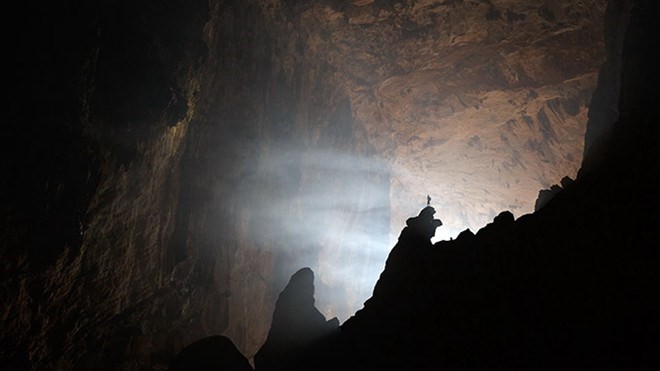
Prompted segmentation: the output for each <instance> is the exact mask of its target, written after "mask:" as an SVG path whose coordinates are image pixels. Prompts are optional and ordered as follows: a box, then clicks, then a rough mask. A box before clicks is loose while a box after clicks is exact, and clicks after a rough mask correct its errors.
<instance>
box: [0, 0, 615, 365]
mask: <svg viewBox="0 0 660 371" xmlns="http://www.w3.org/2000/svg"><path fill="white" fill-rule="evenodd" d="M604 5H605V4H604V1H595V0H593V1H582V2H580V4H579V5H576V4H572V3H569V2H559V3H557V2H546V3H543V4H539V3H538V2H533V1H491V2H472V1H406V2H400V3H398V2H394V1H355V2H353V3H342V2H335V1H321V2H318V1H316V2H311V1H310V2H290V1H277V0H271V1H267V0H263V1H259V0H254V1H244V2H226V1H224V2H223V1H209V2H208V3H207V2H205V1H194V2H190V1H168V2H164V3H163V4H161V6H158V7H151V6H149V5H140V6H135V5H134V4H133V3H132V2H125V3H122V2H120V3H118V4H115V5H113V6H112V7H109V6H108V7H106V5H103V4H97V5H89V6H88V7H86V8H80V9H78V8H76V9H59V8H58V9H46V10H45V11H44V10H43V9H42V10H41V11H40V13H38V14H41V16H40V17H36V18H35V19H36V21H34V25H33V26H34V27H32V28H31V29H32V30H34V31H33V32H34V33H35V35H30V36H34V39H40V38H41V37H42V36H43V35H45V34H49V32H51V31H52V30H58V32H59V33H55V34H53V35H52V39H53V41H52V42H53V45H49V47H48V48H46V47H44V48H45V49H44V50H43V51H41V50H36V51H35V50H34V49H35V48H34V47H32V45H34V40H33V39H32V38H26V39H25V40H23V39H21V41H20V42H19V43H22V48H21V50H25V51H26V52H25V54H24V55H22V56H23V57H24V59H23V60H20V61H19V63H18V64H20V65H21V69H19V71H22V73H21V74H19V76H32V77H31V80H28V82H29V83H27V84H26V83H25V81H22V80H20V79H18V80H19V81H17V84H21V88H20V89H18V90H17V91H18V92H20V94H19V93H17V94H15V97H19V98H14V99H20V98H21V97H31V98H33V100H32V101H30V100H26V101H28V103H26V104H25V107H23V106H20V107H22V108H23V109H22V110H21V109H19V110H17V111H16V114H15V115H11V117H12V120H10V121H12V122H16V129H15V130H14V129H13V128H12V130H14V131H15V132H16V133H18V134H17V135H18V136H17V138H18V139H19V140H17V141H16V142H17V143H21V145H22V143H28V144H26V145H28V147H27V148H28V149H29V151H27V152H29V153H30V154H29V155H26V154H25V152H26V151H25V148H23V147H21V145H18V144H17V145H16V146H15V147H11V148H12V149H13V150H14V152H12V156H13V157H12V158H18V159H25V161H23V162H20V163H18V166H17V167H18V168H21V169H22V170H20V171H17V170H15V169H14V168H12V167H11V166H9V168H10V169H9V170H8V173H9V174H15V176H14V177H9V178H11V179H14V181H15V183H16V184H15V186H16V188H17V189H18V190H17V192H18V195H17V196H16V197H13V201H11V203H10V204H9V206H8V207H7V210H8V211H7V213H6V214H7V215H8V217H7V219H6V220H7V221H8V224H10V228H7V229H6V232H5V233H6V236H5V237H6V238H4V239H3V240H4V241H11V242H9V248H8V249H7V250H3V254H4V255H3V261H5V262H6V263H5V264H4V265H3V268H2V279H3V287H5V288H8V289H7V290H5V292H6V294H4V295H6V297H3V299H5V300H3V302H5V303H8V304H7V305H6V307H5V308H6V309H5V310H4V311H3V321H6V322H7V326H6V328H7V329H8V330H7V331H6V333H5V334H3V335H2V344H3V349H9V350H8V351H6V352H7V354H9V355H8V356H7V357H10V359H11V361H12V362H14V363H15V364H17V365H26V364H31V365H33V366H35V367H40V368H69V367H71V366H79V367H82V368H85V367H87V366H89V365H96V364H98V363H99V362H106V361H108V362H109V361H112V362H117V363H120V364H122V365H125V366H126V367H127V368H130V367H142V366H145V365H149V366H154V367H156V368H157V367H161V366H162V365H164V364H166V363H167V361H168V360H169V359H171V357H173V356H174V354H176V352H178V351H179V350H181V349H182V348H183V347H184V346H185V345H186V344H189V343H191V342H192V341H194V340H196V339H199V338H203V337H206V336H209V335H217V334H224V335H226V336H228V337H229V338H231V339H232V340H233V342H234V343H235V344H236V346H237V347H238V348H239V350H241V351H242V352H243V353H244V354H245V355H246V356H247V357H248V358H251V357H252V356H253V355H254V354H255V352H256V351H257V349H259V347H260V346H261V345H262V343H263V341H264V340H265V338H266V334H267V331H268V328H269V326H270V321H271V314H272V312H273V308H274V305H275V301H276V298H277V294H278V293H279V292H280V291H281V290H282V288H283V287H284V285H285V283H286V280H287V279H288V277H289V276H290V275H291V274H292V273H293V272H295V271H297V270H298V269H299V268H300V267H302V266H309V267H311V268H312V269H313V270H314V272H315V273H316V281H315V285H316V288H317V302H316V303H317V306H318V307H319V309H320V310H321V311H322V312H323V314H324V315H325V316H326V317H328V318H330V317H333V316H337V317H338V318H339V319H340V320H345V319H346V318H347V317H348V316H349V315H350V314H351V313H353V312H354V311H355V310H356V309H358V308H359V307H360V306H361V305H362V302H363V301H364V300H365V299H366V298H367V297H369V295H370V293H371V290H372V288H373V285H374V283H375V282H376V279H377V277H378V274H379V272H381V270H382V268H383V266H384V263H385V258H386V256H387V253H388V251H389V249H390V247H391V246H392V243H393V241H392V239H391V238H389V239H388V237H389V234H390V233H389V232H390V231H392V232H393V233H394V232H395V231H399V230H400V229H401V226H403V225H404V223H405V218H407V217H408V216H409V215H411V214H412V213H416V212H417V210H418V209H419V206H421V205H423V204H424V202H425V200H426V195H427V194H430V195H431V196H432V198H433V201H432V205H433V206H434V207H435V208H436V210H437V211H438V214H437V216H438V217H439V218H440V219H442V221H443V223H444V225H443V227H441V228H440V229H439V230H438V232H439V234H440V236H445V237H446V236H449V235H455V234H456V233H457V232H459V231H460V230H462V229H464V228H467V227H470V228H473V229H476V228H479V227H480V226H481V225H484V224H485V223H486V222H487V221H489V220H490V219H492V217H493V216H495V215H496V214H497V213H498V212H499V211H501V210H504V209H508V210H511V211H512V212H513V213H514V214H515V215H516V216H518V215H520V214H522V213H525V212H529V211H531V209H532V206H533V203H534V200H535V198H536V195H537V192H538V190H539V189H540V188H546V187H548V186H549V185H550V184H552V183H556V182H558V181H559V179H561V178H562V177H563V176H565V175H574V173H575V171H576V169H577V167H578V165H579V163H580V159H581V153H582V142H583V134H584V130H585V127H584V125H585V122H586V105H587V104H588V102H589V99H590V93H591V91H592V90H593V89H594V86H595V79H596V72H597V69H598V66H599V65H600V63H601V62H602V60H603V52H602V50H603V47H602V40H601V39H602V26H601V24H602V19H603V11H604ZM62 12H63V13H62ZM32 13H33V12H32V9H31V10H30V14H32ZM60 13H61V17H55V16H51V14H58V15H59V14H60ZM128 15H131V16H128ZM60 20H62V21H60ZM66 20H71V22H66ZM51 26H52V27H51ZM62 28H63V29H64V31H63V30H62ZM49 40H50V39H49ZM61 42H65V43H66V44H65V45H60V44H57V43H61ZM76 43H78V44H76ZM26 45H27V46H26ZM74 51H75V52H74ZM34 52H38V54H37V55H33V54H31V53H34ZM31 58H32V59H31ZM49 58H50V59H49ZM53 59H54V60H53ZM25 61H30V63H28V64H27V66H28V67H26V66H24V65H23V63H24V62H25ZM44 61H45V62H44ZM53 62H55V63H53ZM23 72H24V73H23ZM53 76H56V77H53ZM44 81H45V82H44ZM40 84H45V85H47V88H46V89H37V88H34V87H35V86H36V87H41V86H42V85H40ZM35 102H36V103H35ZM35 105H36V106H38V107H40V108H42V109H39V110H37V109H35ZM41 126H43V127H44V129H43V130H42V131H39V130H37V131H36V132H37V134H35V132H34V131H33V130H32V129H31V128H35V127H36V128H40V127H41ZM62 153H64V154H62ZM25 156H27V157H25ZM35 164H38V165H37V166H35ZM28 183H29V184H31V187H29V188H28V187H25V184H28ZM420 204H421V205H420ZM35 215H39V217H35ZM23 220H33V221H34V222H31V223H23V222H22V221H23ZM443 231H447V232H446V234H445V235H442V234H441V233H444V232H443ZM5 345H7V346H5ZM4 357H5V356H4V355H3V358H4Z"/></svg>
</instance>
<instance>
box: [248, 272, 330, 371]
mask: <svg viewBox="0 0 660 371" xmlns="http://www.w3.org/2000/svg"><path fill="white" fill-rule="evenodd" d="M338 329H339V321H338V320H337V319H336V318H333V319H331V320H329V321H326V319H325V316H323V314H322V313H321V312H319V310H318V309H316V307H315V306H314V272H313V271H312V270H311V269H310V268H302V269H300V270H298V271H297V272H296V273H294V274H293V276H291V279H290V280H289V283H288V284H287V285H286V287H285V288H284V290H283V291H282V292H281V293H280V296H279V298H278V299H277V303H276V304H275V310H274V312H273V322H272V324H271V328H270V331H269V332H268V338H267V339H266V342H265V343H264V345H263V346H262V347H261V349H259V351H258V352H257V354H256V355H255V357H254V360H255V366H256V368H257V369H258V370H260V371H262V370H285V369H294V368H295V367H294V364H295V363H296V362H298V360H296V356H297V355H298V354H300V353H301V352H303V351H304V350H305V349H308V348H309V347H310V346H312V345H313V344H314V343H315V342H316V341H318V340H320V339H321V338H323V337H324V336H327V335H330V334H332V333H333V332H334V331H338Z"/></svg>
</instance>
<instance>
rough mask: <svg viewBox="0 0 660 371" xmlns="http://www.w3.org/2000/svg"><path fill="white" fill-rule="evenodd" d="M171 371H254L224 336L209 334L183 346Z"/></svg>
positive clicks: (171, 364)
mask: <svg viewBox="0 0 660 371" xmlns="http://www.w3.org/2000/svg"><path fill="white" fill-rule="evenodd" d="M168 370H169V371H223V370H224V371H252V366H250V363H249V362H248V360H247V358H245V356H243V354H241V352H239V351H238V349H236V347H235V346H234V343H232V341H231V340H229V339H228V338H227V337H224V336H209V337H207V338H203V339H200V340H198V341H196V342H194V343H192V344H190V345H188V346H187V347H185V348H183V350H182V351H181V352H179V354H177V356H176V357H175V358H174V359H173V360H172V362H171V363H170V367H169V369H168Z"/></svg>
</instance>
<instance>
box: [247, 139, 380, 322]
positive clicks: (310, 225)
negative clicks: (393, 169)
mask: <svg viewBox="0 0 660 371" xmlns="http://www.w3.org/2000/svg"><path fill="white" fill-rule="evenodd" d="M287 147H288V146H281V147H280V148H277V149H274V150H271V151H270V152H269V153H268V154H267V155H265V156H263V158H262V159H261V160H260V161H259V164H258V166H257V168H256V169H255V171H254V176H253V178H252V179H250V180H249V182H251V183H253V186H252V187H250V189H252V192H256V190H258V189H263V187H259V186H258V185H259V184H260V183H261V185H263V186H264V187H265V188H266V189H267V193H268V196H267V197H264V195H260V196H261V199H265V200H266V202H265V203H264V204H263V205H261V207H260V209H259V211H258V213H259V216H258V218H259V223H258V224H259V225H261V226H262V228H258V229H257V230H255V231H253V232H252V238H253V239H254V241H255V242H256V245H257V246H262V247H264V248H274V249H276V250H278V251H279V252H280V253H281V254H282V256H285V257H286V258H285V259H283V261H281V262H280V263H279V266H278V267H277V268H276V269H278V270H280V271H279V272H277V273H278V274H282V275H283V276H284V277H287V278H288V276H289V275H291V274H293V273H294V272H295V271H296V270H298V269H299V268H301V267H305V266H307V267H310V268H312V270H313V271H314V272H315V275H316V280H315V286H316V300H317V307H318V308H319V309H320V310H321V311H322V312H323V313H324V314H325V315H326V316H327V317H335V316H336V317H337V318H339V320H340V321H344V320H345V319H347V318H348V317H349V316H350V315H351V314H353V313H354V312H355V311H356V310H358V309H360V308H361V306H362V303H363V302H364V301H365V300H366V299H368V298H369V296H370V295H371V292H372V290H373V287H374V285H375V283H376V281H377V279H378V276H379V274H380V272H381V271H382V270H383V268H384V264H385V260H386V259H387V255H388V253H389V250H390V249H391V246H390V245H389V234H390V194H389V182H390V167H389V165H388V164H387V163H386V162H385V161H383V160H381V159H378V158H376V157H369V156H363V155H358V154H352V153H346V152H343V151H339V150H332V149H315V148H312V149H294V148H290V147H289V148H287Z"/></svg>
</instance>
